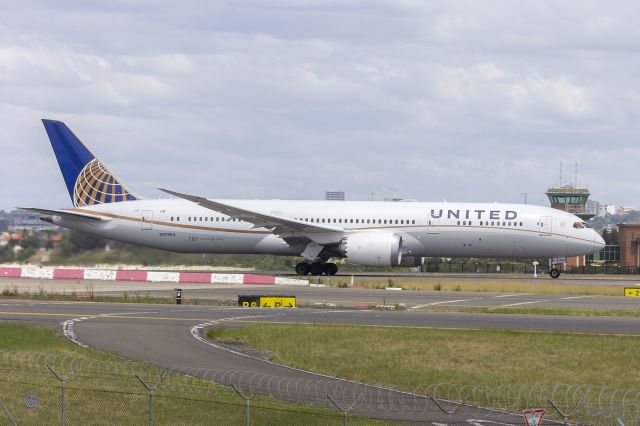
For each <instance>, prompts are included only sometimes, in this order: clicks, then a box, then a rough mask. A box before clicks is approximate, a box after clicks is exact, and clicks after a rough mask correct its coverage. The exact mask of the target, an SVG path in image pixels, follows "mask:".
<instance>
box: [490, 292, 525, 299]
mask: <svg viewBox="0 0 640 426" xmlns="http://www.w3.org/2000/svg"><path fill="white" fill-rule="evenodd" d="M517 296H526V294H524V293H522V294H501V295H499V296H493V297H495V298H500V297H517Z"/></svg>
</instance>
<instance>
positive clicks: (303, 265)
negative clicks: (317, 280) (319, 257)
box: [296, 262, 309, 275]
mask: <svg viewBox="0 0 640 426" xmlns="http://www.w3.org/2000/svg"><path fill="white" fill-rule="evenodd" d="M296 274H298V275H308V274H309V264H308V263H307V262H300V263H298V264H297V265H296Z"/></svg>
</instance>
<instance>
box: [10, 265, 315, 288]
mask: <svg viewBox="0 0 640 426" xmlns="http://www.w3.org/2000/svg"><path fill="white" fill-rule="evenodd" d="M3 277H6V278H36V279H47V280H51V279H54V280H95V281H144V282H170V283H190V284H193V283H201V284H243V285H309V281H307V280H299V279H295V278H282V277H274V276H269V275H255V274H218V273H211V272H169V271H140V270H123V269H119V270H110V269H75V268H49V267H42V268H41V267H37V266H25V267H21V268H16V267H0V278H3Z"/></svg>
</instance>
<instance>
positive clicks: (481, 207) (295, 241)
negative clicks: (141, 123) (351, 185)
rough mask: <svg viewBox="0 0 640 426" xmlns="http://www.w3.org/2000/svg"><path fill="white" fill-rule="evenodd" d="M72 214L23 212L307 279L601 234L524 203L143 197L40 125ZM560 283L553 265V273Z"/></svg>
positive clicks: (583, 241)
mask: <svg viewBox="0 0 640 426" xmlns="http://www.w3.org/2000/svg"><path fill="white" fill-rule="evenodd" d="M42 122H43V124H44V127H45V130H46V132H47V135H48V137H49V140H50V142H51V146H52V148H53V151H54V153H55V156H56V158H57V161H58V165H59V166H60V171H61V172H62V176H63V178H64V181H65V184H66V186H67V190H68V191H69V196H70V197H71V201H72V203H73V208H70V209H55V210H52V209H43V208H33V207H29V208H24V210H28V211H33V212H38V213H40V214H41V215H42V216H41V219H42V220H44V221H47V222H50V223H53V224H56V225H59V226H62V227H65V228H69V229H75V230H78V231H82V232H86V233H89V234H95V235H99V236H101V237H105V238H109V239H113V240H118V241H124V242H127V243H132V244H138V245H141V246H146V247H153V248H158V249H164V250H170V251H174V252H181V253H228V254H241V253H244V254H271V255H283V256H301V257H303V258H304V260H303V261H302V262H300V263H298V264H297V265H296V266H295V271H296V273H298V274H300V275H307V274H312V275H323V274H324V275H335V274H336V273H337V272H338V266H337V265H336V263H334V262H331V260H332V259H345V260H346V262H348V263H350V264H353V265H359V266H383V267H395V266H414V267H415V266H420V265H422V263H423V262H424V258H425V257H490V258H499V257H508V258H558V257H566V256H579V255H584V254H589V253H593V252H595V251H598V250H600V249H602V248H603V247H604V245H605V243H604V241H603V239H602V237H601V236H600V235H599V234H598V233H597V232H596V231H595V230H593V229H590V228H589V227H588V226H587V224H586V223H585V222H584V221H582V220H581V219H580V218H578V217H577V216H574V215H573V214H570V213H567V212H564V211H561V210H557V209H552V208H549V207H543V206H536V205H526V204H498V203H454V202H436V203H433V202H384V201H382V202H381V201H317V200H304V201H303V200H289V201H285V200H241V199H209V198H205V197H202V196H198V195H191V194H187V193H182V192H177V191H174V190H169V189H162V188H159V189H160V190H162V191H164V192H165V193H167V194H169V195H171V196H173V197H175V198H167V199H145V198H143V197H141V196H139V195H137V194H135V193H133V192H131V191H130V190H129V189H128V187H126V186H125V185H124V183H123V182H122V180H120V179H119V178H117V177H116V176H115V175H114V174H113V173H112V172H111V171H110V170H109V169H108V168H107V167H106V166H105V165H104V164H103V163H102V162H101V161H100V160H99V159H98V158H97V157H95V156H94V155H93V154H92V153H91V151H89V150H88V149H87V148H86V147H85V145H84V144H83V143H82V142H81V141H80V139H78V138H77V137H76V136H75V134H74V133H73V132H72V131H71V130H70V129H69V128H68V127H67V125H66V124H65V123H63V122H61V121H56V120H49V119H43V120H42ZM548 272H549V275H550V276H551V277H552V278H558V277H559V276H560V271H559V269H558V268H557V267H556V265H553V264H552V265H550V268H549V270H548Z"/></svg>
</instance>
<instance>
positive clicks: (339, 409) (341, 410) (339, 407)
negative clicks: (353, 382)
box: [327, 390, 364, 426]
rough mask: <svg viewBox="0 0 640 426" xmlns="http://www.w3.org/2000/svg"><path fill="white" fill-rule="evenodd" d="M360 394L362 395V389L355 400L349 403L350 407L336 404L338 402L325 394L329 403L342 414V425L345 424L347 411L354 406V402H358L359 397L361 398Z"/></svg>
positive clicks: (345, 425)
mask: <svg viewBox="0 0 640 426" xmlns="http://www.w3.org/2000/svg"><path fill="white" fill-rule="evenodd" d="M362 395H364V390H363V391H362V392H361V393H360V395H359V396H358V397H357V398H356V399H355V401H353V404H351V406H350V407H348V408H343V407H341V406H340V405H338V403H337V402H336V401H335V400H334V399H333V398H331V395H329V394H327V398H328V399H329V401H331V403H332V404H333V405H334V406H335V407H336V409H337V410H338V411H340V412H341V413H342V416H343V417H342V425H343V426H347V417H348V416H349V411H351V410H353V407H355V406H356V404H357V403H358V401H360V398H362Z"/></svg>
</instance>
